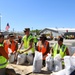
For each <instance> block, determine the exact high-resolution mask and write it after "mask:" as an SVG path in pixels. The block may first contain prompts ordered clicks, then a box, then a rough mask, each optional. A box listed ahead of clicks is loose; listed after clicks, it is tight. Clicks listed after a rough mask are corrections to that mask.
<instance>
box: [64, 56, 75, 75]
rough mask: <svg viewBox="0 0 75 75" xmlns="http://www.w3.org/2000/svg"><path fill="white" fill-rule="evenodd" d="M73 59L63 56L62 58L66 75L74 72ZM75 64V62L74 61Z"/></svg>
mask: <svg viewBox="0 0 75 75" xmlns="http://www.w3.org/2000/svg"><path fill="white" fill-rule="evenodd" d="M72 62H73V58H72V57H71V56H65V57H64V63H65V69H66V75H70V74H71V73H72V72H73V71H74V69H75V68H74V67H73V63H72ZM74 62H75V60H74Z"/></svg>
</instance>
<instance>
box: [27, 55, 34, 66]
mask: <svg viewBox="0 0 75 75" xmlns="http://www.w3.org/2000/svg"><path fill="white" fill-rule="evenodd" d="M27 61H28V62H29V63H30V64H31V65H32V64H33V55H32V54H28V55H27Z"/></svg>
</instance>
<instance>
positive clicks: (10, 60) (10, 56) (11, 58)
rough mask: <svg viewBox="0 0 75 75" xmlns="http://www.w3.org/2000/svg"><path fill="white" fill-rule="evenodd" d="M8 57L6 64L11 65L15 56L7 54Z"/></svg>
mask: <svg viewBox="0 0 75 75" xmlns="http://www.w3.org/2000/svg"><path fill="white" fill-rule="evenodd" d="M8 57H9V60H8V62H9V63H12V62H14V60H15V55H14V54H11V53H10V54H8Z"/></svg>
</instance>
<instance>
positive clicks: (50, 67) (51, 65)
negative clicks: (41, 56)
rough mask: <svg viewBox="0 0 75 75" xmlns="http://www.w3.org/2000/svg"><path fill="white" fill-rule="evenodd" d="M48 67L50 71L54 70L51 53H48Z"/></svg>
mask: <svg viewBox="0 0 75 75" xmlns="http://www.w3.org/2000/svg"><path fill="white" fill-rule="evenodd" d="M46 68H47V70H50V71H52V69H53V58H52V56H51V54H48V56H47V57H46Z"/></svg>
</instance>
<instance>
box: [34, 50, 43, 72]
mask: <svg viewBox="0 0 75 75" xmlns="http://www.w3.org/2000/svg"><path fill="white" fill-rule="evenodd" d="M41 68H42V52H38V51H35V57H34V61H33V72H41Z"/></svg>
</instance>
